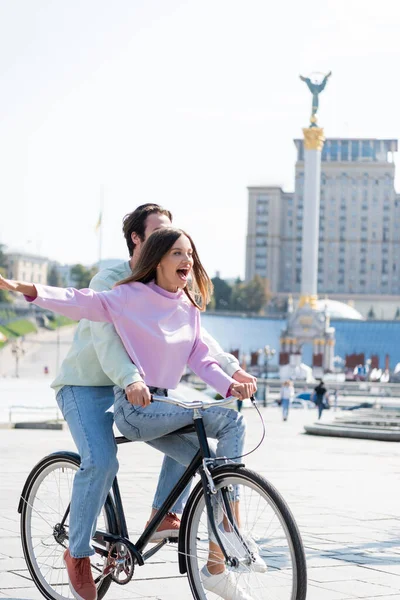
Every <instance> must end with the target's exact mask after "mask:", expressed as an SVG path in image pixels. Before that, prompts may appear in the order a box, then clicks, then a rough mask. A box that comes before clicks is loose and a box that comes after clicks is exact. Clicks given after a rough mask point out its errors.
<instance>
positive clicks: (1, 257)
mask: <svg viewBox="0 0 400 600" xmlns="http://www.w3.org/2000/svg"><path fill="white" fill-rule="evenodd" d="M4 250H5V246H4V245H3V244H0V273H1V274H2V275H3V276H4V277H7V254H6V253H5V252H4ZM1 302H7V303H10V302H12V300H11V296H10V294H9V293H8V292H6V290H0V303H1Z"/></svg>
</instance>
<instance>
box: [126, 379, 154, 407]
mask: <svg viewBox="0 0 400 600" xmlns="http://www.w3.org/2000/svg"><path fill="white" fill-rule="evenodd" d="M125 394H126V399H127V400H128V402H130V403H131V404H133V405H134V406H148V405H149V404H150V402H151V394H150V390H149V388H148V387H147V385H146V384H145V382H144V381H136V382H135V383H131V384H130V385H128V386H127V387H126V388H125Z"/></svg>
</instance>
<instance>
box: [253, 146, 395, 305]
mask: <svg viewBox="0 0 400 600" xmlns="http://www.w3.org/2000/svg"><path fill="white" fill-rule="evenodd" d="M295 145H296V149H297V161H296V165H295V191H294V193H286V192H284V191H283V190H282V189H281V188H280V187H276V186H260V187H250V188H249V204H248V230H247V242H246V280H250V279H252V278H253V277H254V275H256V274H258V275H260V276H261V277H263V278H265V279H267V280H268V283H269V287H270V290H271V291H272V292H275V293H287V294H290V293H295V294H296V293H299V292H300V284H301V266H302V246H303V207H304V204H303V194H304V143H303V140H300V139H299V140H295ZM396 151H397V140H379V139H327V140H326V141H325V144H324V147H323V150H322V169H321V192H320V217H319V250H318V293H319V294H329V295H331V296H332V295H339V296H340V295H356V296H363V295H366V294H368V295H397V294H400V195H399V194H396V191H395V187H394V176H395V165H394V162H393V153H394V152H396ZM305 242H306V240H305Z"/></svg>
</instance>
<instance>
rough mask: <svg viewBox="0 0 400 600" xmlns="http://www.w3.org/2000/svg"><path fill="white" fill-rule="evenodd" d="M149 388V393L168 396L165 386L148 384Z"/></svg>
mask: <svg viewBox="0 0 400 600" xmlns="http://www.w3.org/2000/svg"><path fill="white" fill-rule="evenodd" d="M149 390H150V394H155V395H156V396H168V390H167V389H166V388H159V387H152V386H149Z"/></svg>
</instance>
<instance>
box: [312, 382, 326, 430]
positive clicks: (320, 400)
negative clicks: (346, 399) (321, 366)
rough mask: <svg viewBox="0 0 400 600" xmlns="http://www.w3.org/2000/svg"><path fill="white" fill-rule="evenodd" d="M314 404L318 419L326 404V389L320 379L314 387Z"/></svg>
mask: <svg viewBox="0 0 400 600" xmlns="http://www.w3.org/2000/svg"><path fill="white" fill-rule="evenodd" d="M314 398H315V404H316V405H317V408H318V420H319V419H320V418H321V415H322V412H323V410H324V408H327V406H328V391H327V389H326V387H325V386H324V382H323V381H322V380H321V381H320V382H319V384H318V385H317V387H315V388H314Z"/></svg>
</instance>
